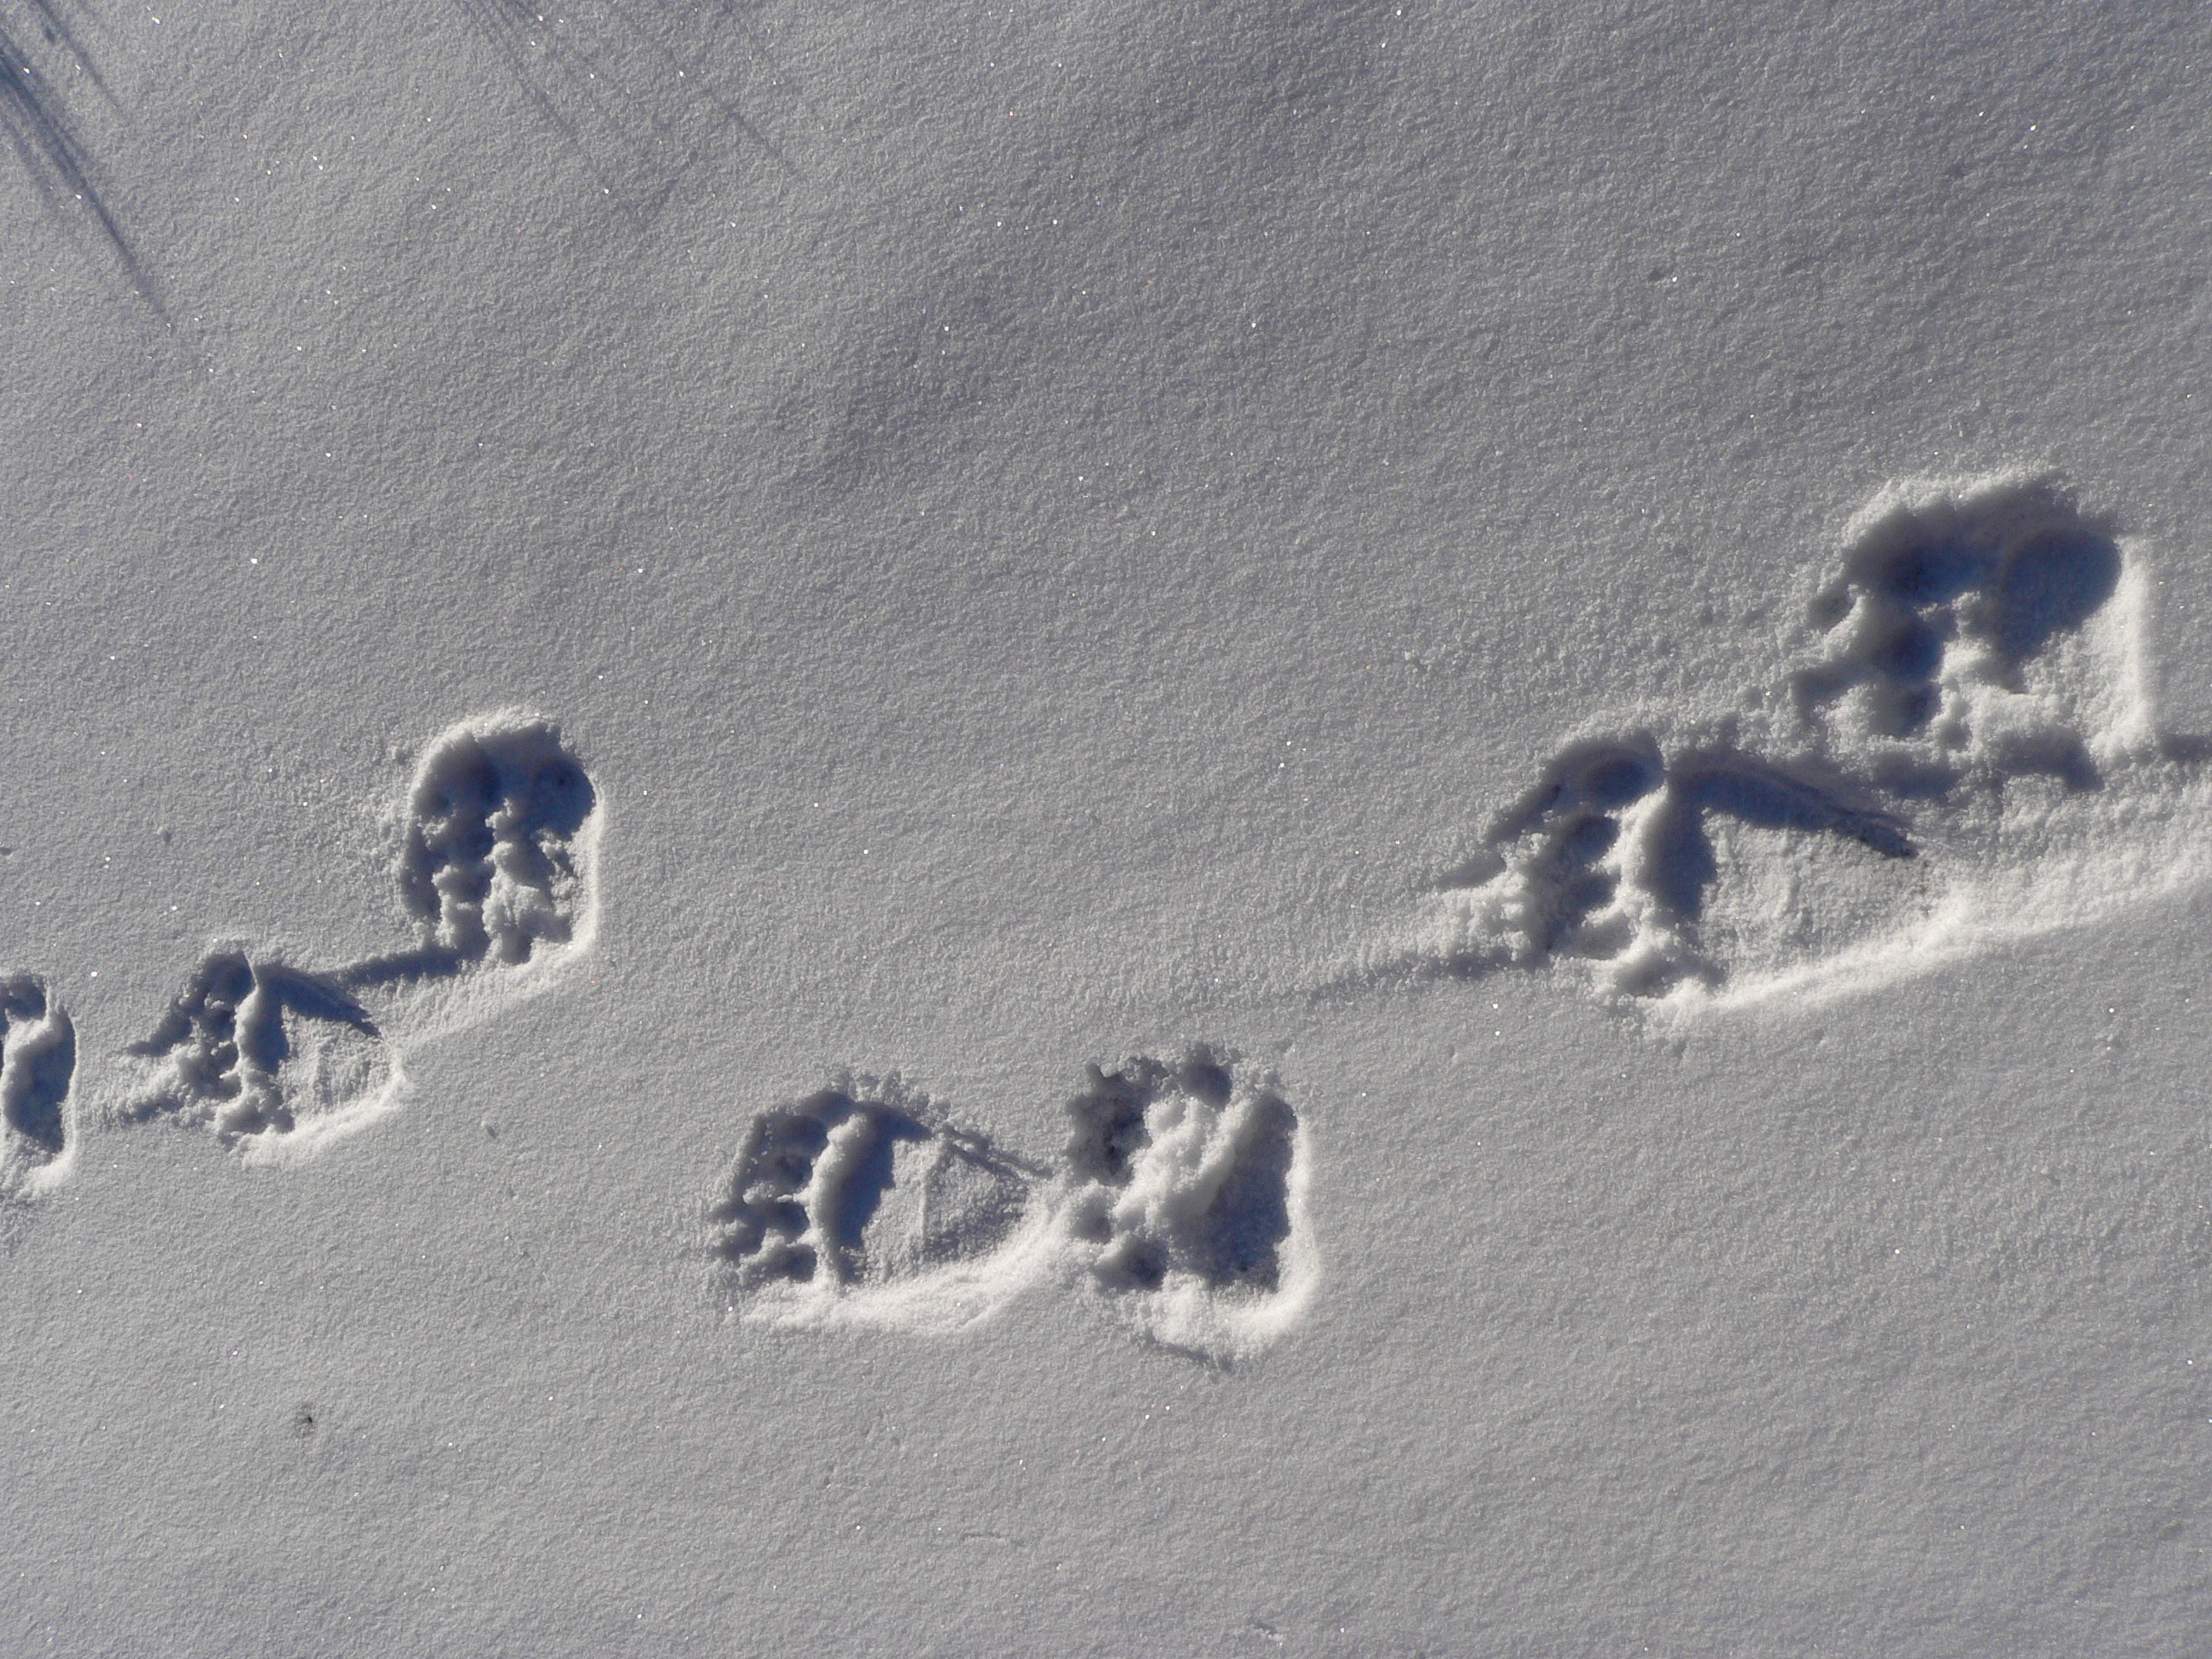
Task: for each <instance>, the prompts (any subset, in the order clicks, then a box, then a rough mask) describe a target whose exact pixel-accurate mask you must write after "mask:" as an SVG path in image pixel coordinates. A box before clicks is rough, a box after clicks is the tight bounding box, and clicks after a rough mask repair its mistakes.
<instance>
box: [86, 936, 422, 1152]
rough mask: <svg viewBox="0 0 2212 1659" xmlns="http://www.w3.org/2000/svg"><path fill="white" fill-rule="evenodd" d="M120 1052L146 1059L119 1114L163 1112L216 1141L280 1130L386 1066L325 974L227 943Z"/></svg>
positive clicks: (317, 1112)
mask: <svg viewBox="0 0 2212 1659" xmlns="http://www.w3.org/2000/svg"><path fill="white" fill-rule="evenodd" d="M125 1052H127V1053H129V1054H131V1055H134V1056H136V1057H137V1058H141V1059H145V1060H149V1061H152V1062H154V1065H153V1067H152V1071H151V1075H150V1077H149V1079H148V1083H147V1085H146V1087H145V1088H144V1089H143V1090H141V1091H140V1093H139V1094H138V1095H137V1096H136V1097H135V1098H133V1099H132V1100H131V1101H130V1103H128V1104H127V1105H126V1106H125V1107H124V1109H123V1116H124V1117H125V1118H126V1119H127V1120H129V1121H134V1122H143V1121H144V1120H147V1119H149V1118H152V1117H155V1116H162V1115H164V1114H171V1115H175V1116H177V1117H178V1118H179V1119H181V1121H184V1122H195V1123H207V1124H208V1125H211V1126H212V1127H213V1128H215V1129H216V1130H217V1132H218V1133H219V1134H220V1135H222V1136H223V1138H224V1139H225V1140H226V1141H230V1140H233V1139H235V1138H237V1137H239V1136H242V1135H264V1134H270V1133H276V1134H284V1133H289V1132H290V1131H291V1130H293V1129H295V1128H299V1127H300V1126H301V1124H302V1121H303V1120H304V1119H306V1118H308V1117H310V1116H328V1115H330V1114H332V1113H334V1112H336V1111H339V1110H342V1109H345V1108H346V1107H347V1106H350V1105H353V1104H354V1103H357V1102H358V1101H359V1100H360V1099H361V1098H363V1097H364V1096H366V1095H367V1094H369V1093H371V1092H372V1091H373V1090H374V1089H375V1088H376V1087H377V1086H378V1084H381V1083H382V1081H383V1080H384V1079H385V1077H387V1076H388V1075H389V1069H388V1068H389V1061H388V1057H387V1056H386V1055H385V1052H384V1046H383V1043H382V1039H381V1034H380V1033H378V1030H377V1027H376V1026H375V1023H374V1022H373V1021H372V1020H371V1019H370V1018H369V1016H368V1014H367V1013H366V1012H365V1010H364V1009H363V1008H362V1007H361V1006H360V1005H359V1003H358V1002H356V1001H353V998H352V997H351V996H349V995H347V994H346V992H345V991H344V990H343V989H341V988H340V987H339V986H338V984H337V983H336V982H334V981H333V980H331V979H328V978H326V977H323V976H318V975H315V974H308V973H304V972H302V971H301V970H300V969H296V968H291V967H288V966H286V965H285V964H283V963H257V962H254V961H253V960H251V958H250V957H247V956H246V955H245V953H244V952H243V951H238V950H221V951H217V952H215V953H214V954H213V955H211V956H209V957H207V958H206V959H205V960H203V961H202V962H201V963H200V967H199V968H198V969H197V970H195V971H194V974H193V976H192V978H191V980H190V981H189V982H188V983H187V985H186V987H185V988H184V990H183V992H182V993H181V995H179V996H178V997H177V999H176V1000H175V1001H174V1002H173V1003H171V1004H170V1006H169V1009H168V1013H167V1014H165V1015H163V1016H162V1021H161V1023H160V1025H158V1026H157V1027H156V1028H155V1030H154V1032H153V1034H152V1035H150V1036H149V1037H148V1038H146V1039H144V1040H143V1041H142V1042H138V1043H134V1044H132V1045H131V1046H130V1047H129V1048H128V1049H127V1050H125Z"/></svg>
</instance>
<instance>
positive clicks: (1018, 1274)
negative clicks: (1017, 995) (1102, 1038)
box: [708, 1049, 1315, 1358]
mask: <svg viewBox="0 0 2212 1659" xmlns="http://www.w3.org/2000/svg"><path fill="white" fill-rule="evenodd" d="M1068 1110H1069V1116H1070V1118H1071V1126H1072V1132H1071V1141H1070V1143H1069V1148H1068V1156H1067V1160H1066V1162H1065V1166H1063V1167H1062V1169H1061V1170H1060V1171H1059V1172H1058V1173H1057V1174H1056V1175H1054V1176H1052V1177H1051V1178H1049V1179H1047V1177H1046V1173H1045V1172H1044V1171H1043V1170H1041V1169H1040V1168H1039V1167H1038V1166H1033V1165H1031V1164H1028V1163H1027V1162H1024V1161H1022V1160H1017V1159H1014V1158H1012V1157H1010V1156H1009V1155H1007V1154H1004V1153H1002V1152H1001V1151H999V1150H997V1149H996V1148H995V1147H992V1146H991V1145H990V1143H989V1142H988V1141H987V1140H986V1139H985V1138H984V1137H982V1136H981V1135H975V1134H972V1133H967V1132H963V1131H961V1130H958V1129H956V1128H953V1127H952V1126H951V1125H950V1122H948V1121H947V1120H946V1118H945V1117H944V1115H943V1113H942V1112H941V1111H940V1110H939V1109H938V1108H937V1107H936V1106H934V1105H933V1104H932V1103H930V1102H929V1101H927V1100H926V1098H925V1097H924V1096H919V1095H917V1094H914V1093H912V1092H911V1091H909V1090H906V1089H905V1088H904V1087H903V1086H901V1085H900V1084H898V1083H897V1082H896V1081H895V1080H893V1082H890V1083H887V1084H885V1083H875V1082H873V1081H870V1080H867V1079H855V1078H847V1079H844V1080H842V1081H841V1082H840V1083H839V1084H836V1085H835V1086H833V1087H832V1088H830V1089H828V1090H823V1092H822V1093H820V1094H817V1095H815V1096H810V1097H809V1098H808V1099H806V1100H804V1101H801V1102H798V1103H796V1104H794V1105H791V1106H789V1107H785V1108H783V1109H780V1110H778V1111H773V1112H769V1113H766V1114H763V1115H762V1116H760V1117H758V1118H755V1119H754V1120H753V1122H752V1124H751V1125H750V1127H749V1128H748V1129H747V1134H746V1137H745V1140H744V1142H743V1144H742V1145H741V1147H740V1149H739V1152H738V1155H737V1160H736V1162H735V1164H734V1166H733V1168H732V1170H731V1172H730V1175H729V1177H728V1180H727V1182H726V1183H725V1185H724V1188H723V1191H722V1193H721V1196H720V1197H719V1198H717V1199H716V1200H715V1203H714V1204H713V1205H712V1206H711V1207H710V1208H709V1211H708V1223H709V1248H710V1249H711V1251H712V1253H713V1254H714V1255H715V1256H716V1257H718V1258H719V1259H720V1260H721V1262H724V1263H725V1264H726V1265H727V1268H728V1274H729V1276H730V1279H731V1281H732V1282H733V1285H734V1289H735V1290H736V1292H738V1293H739V1294H743V1295H745V1296H746V1297H747V1298H748V1306H747V1314H748V1317H752V1318H756V1319H770V1320H772V1321H775V1322H779V1323H785V1324H821V1325H832V1324H846V1325H851V1324H864V1325H886V1326H892V1327H898V1328H905V1329H910V1330H943V1329H950V1328H957V1327H958V1326H960V1325H968V1324H971V1323H973V1322H975V1321H976V1320H977V1319H982V1318H983V1317H985V1316H987V1315H988V1314H989V1313H993V1312H994V1311H995V1310H996V1309H998V1308H1000V1307H1001V1306H1005V1305H1006V1304H1007V1303H1008V1302H1010V1301H1012V1300H1014V1298H1015V1297H1017V1296H1019V1295H1020V1294H1022V1293H1023V1292H1025V1291H1027V1290H1028V1289H1030V1288H1032V1287H1034V1286H1036V1285H1038V1284H1039V1283H1041V1282H1045V1281H1061V1282H1066V1283H1071V1284H1075V1285H1078V1286H1080V1287H1084V1289H1085V1290H1086V1293H1087V1294H1093V1295H1096V1296H1098V1297H1100V1298H1102V1299H1103V1300H1105V1301H1106V1302H1107V1303H1108V1304H1109V1306H1112V1307H1113V1308H1115V1309H1116V1312H1118V1313H1122V1314H1123V1315H1124V1316H1126V1317H1127V1318H1128V1319H1130V1321H1131V1322H1132V1323H1134V1324H1135V1325H1137V1327H1138V1328H1139V1329H1140V1330H1141V1331H1142V1332H1145V1333H1146V1334H1147V1335H1148V1336H1150V1337H1151V1338H1154V1340H1157V1341H1159V1342H1160V1343H1162V1344H1166V1345H1169V1346H1173V1347H1177V1348H1182V1349H1185V1350H1188V1351H1192V1352H1196V1353H1200V1354H1204V1355H1207V1356H1210V1357H1216V1358H1225V1357H1230V1356H1232V1355H1234V1354H1236V1353H1239V1352H1243V1351H1250V1350H1254V1349H1256V1348H1258V1347H1260V1346H1262V1345H1264V1344H1266V1343H1268V1342H1269V1341H1271V1340H1273V1339H1274V1337H1275V1336H1277V1335H1279V1334H1280V1333H1281V1332H1282V1331H1284V1330H1286V1329H1287V1328H1288V1326H1289V1325H1291V1324H1292V1323H1294V1321H1295V1319H1297V1317H1298V1315H1299V1314H1300V1312H1302V1310H1303V1308H1304V1307H1305V1306H1306V1300H1307V1299H1308V1297H1309V1295H1310V1293H1311V1289H1312V1287H1313V1282H1314V1279H1315V1266H1314V1259H1313V1246H1312V1243H1311V1238H1310V1228H1308V1227H1307V1226H1306V1222H1305V1180H1306V1167H1307V1161H1308V1160H1307V1159H1306V1156H1305V1154H1304V1151H1303V1146H1304V1142H1303V1140H1302V1137H1301V1133H1300V1128H1299V1124H1298V1118H1297V1115H1296V1113H1295V1112H1294V1111H1293V1110H1292V1109H1291V1108H1290V1106H1289V1104H1288V1103H1287V1102H1286V1101H1284V1100H1283V1098H1282V1097H1281V1094H1280V1093H1279V1092H1278V1091H1277V1090H1276V1089H1275V1087H1274V1084H1273V1083H1272V1081H1271V1080H1269V1079H1267V1078H1265V1077H1258V1078H1255V1077H1251V1076H1250V1075H1249V1074H1247V1075H1243V1076H1240V1075H1239V1073H1238V1070H1237V1066H1236V1061H1235V1060H1234V1059H1233V1058H1229V1057H1224V1056H1217V1055H1216V1054H1215V1053H1213V1052H1211V1051H1209V1050H1205V1049H1198V1050H1193V1051H1192V1052H1191V1053H1189V1054H1188V1055H1186V1056H1185V1057H1184V1058H1182V1059H1180V1060H1179V1061H1175V1062H1172V1063H1171V1062H1168V1061H1164V1060H1158V1059H1153V1058H1138V1059H1133V1060H1129V1061H1127V1062H1125V1063H1123V1064H1122V1065H1120V1066H1118V1067H1116V1068H1114V1069H1112V1070H1106V1069H1103V1068H1099V1067H1093V1068H1092V1069H1091V1071H1090V1077H1089V1079H1088V1082H1087V1084H1086V1085H1085V1087H1084V1090H1083V1091H1082V1092H1081V1093H1080V1094H1078V1095H1077V1096H1076V1098H1075V1099H1074V1101H1073V1102H1072V1103H1071V1104H1070V1106H1069V1109H1068Z"/></svg>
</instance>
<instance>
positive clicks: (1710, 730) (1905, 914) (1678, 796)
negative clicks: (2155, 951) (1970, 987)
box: [1393, 474, 2212, 1006]
mask: <svg viewBox="0 0 2212 1659" xmlns="http://www.w3.org/2000/svg"><path fill="white" fill-rule="evenodd" d="M2147 597H2148V581H2147V577H2146V576H2145V572H2144V570H2143V568H2142V560H2141V555H2140V550H2139V548H2136V547H2135V546H2133V544H2131V543H2126V542H2124V541H2122V540H2121V539H2120V538H2119V537H2118V536H2117V534H2116V533H2115V531H2114V528H2113V524H2112V523H2111V522H2110V521H2109V520H2108V519H2106V518H2100V517H2096V516H2094V515H2091V514H2088V513H2086V512H2082V510H2081V509H2080V507H2079V506H2078V505H2077V504H2076V502H2075V498H2074V496H2073V494H2072V493H2071V492H2070V491H2069V490H2068V489H2066V488H2065V486H2063V484H2062V483H2061V482H2060V481H2059V480H2057V479H2056V478H2055V477H2052V476H2050V475H2031V474H2004V475H2000V476H1997V477H1993V478H1986V479H1975V480H1952V481H1936V482H1926V483H1916V484H1904V485H1897V486H1892V487H1891V488H1890V489H1887V490H1885V491H1884V492H1883V493H1881V494H1880V495H1879V496H1878V497H1877V498H1876V499H1875V500H1874V501H1873V502H1872V504H1870V505H1869V506H1868V507H1867V508H1866V510H1865V511H1863V512H1860V513H1859V515H1858V516H1857V517H1856V518H1853V521H1852V523H1851V524H1850V525H1849V526H1848V527H1847V531H1846V534H1845V549H1844V555H1843V558H1842V562H1841V569H1840V574H1839V575H1837V576H1836V577H1835V579H1834V581H1832V582H1829V583H1828V584H1827V586H1826V587H1824V588H1822V589H1821V592H1820V594H1819V595H1818V597H1817V598H1816V599H1815V602H1814V605H1813V607H1812V613H1811V619H1810V620H1811V624H1812V626H1813V628H1814V629H1815V630H1816V638H1815V639H1814V641H1813V642H1812V644H1811V645H1810V647H1809V648H1808V651H1807V652H1806V653H1805V656H1804V658H1803V659H1802V661H1801V664H1800V665H1799V666H1798V667H1796V669H1795V670H1793V671H1791V672H1790V673H1789V676H1788V677H1787V679H1786V681H1785V683H1783V685H1782V686H1781V687H1779V688H1777V690H1774V691H1773V692H1771V693H1770V694H1769V695H1766V696H1754V697H1747V698H1746V699H1745V702H1744V703H1743V705H1742V706H1740V707H1739V708H1738V709H1734V710H1732V711H1730V712H1729V713H1727V714H1726V715H1721V716H1719V717H1713V718H1706V719H1696V718H1692V717H1688V716H1684V715H1675V714H1669V713H1667V712H1665V711H1661V712H1658V713H1656V714H1651V715H1648V716H1647V717H1646V718H1644V719H1643V720H1641V721H1635V722H1630V723H1628V724H1627V725H1625V726H1616V727H1614V728H1611V729H1610V730H1608V729H1605V728H1598V729H1595V730H1593V731H1592V732H1591V733H1590V734H1586V735H1584V736H1582V737H1580V738H1578V739H1576V740H1575V741H1572V742H1570V743H1569V744H1567V746H1566V747H1564V748H1562V749H1561V750H1560V753H1558V755H1557V756H1556V757H1555V758H1554V760H1553V761H1552V763H1551V764H1550V765H1549V766H1548V767H1547V768H1546V769H1545V771H1544V772H1543V773H1542V775H1541V777H1540V778H1539V779H1538V781H1537V783H1536V784H1535V786H1534V787H1533V788H1531V789H1530V790H1529V791H1528V792H1527V793H1526V794H1525V795H1524V796H1523V797H1522V798H1521V800H1520V801H1518V802H1517V803H1516V804H1514V805H1513V806H1511V807H1509V808H1508V809H1507V810H1504V811H1503V812H1502V813H1500V814H1499V815H1498V817H1497V819H1496V820H1495V821H1494V822H1493V823H1492V824H1491V827H1490V828H1489V829H1488V830H1487V831H1486V832H1485V833H1484V836H1483V838H1482V841H1481V843H1480V844H1479V846H1478V849H1477V850H1476V853H1475V855H1474V856H1473V857H1471V859H1469V860H1468V861H1466V862H1465V864H1463V865H1462V866H1461V868H1459V869H1458V870H1456V871H1454V872H1453V873H1452V874H1451V875H1449V876H1447V877H1446V878H1445V880H1443V881H1441V882H1440V884H1439V886H1438V888H1437V891H1436V893H1435V896H1434V898H1433V899H1432V900H1431V901H1430V902H1429V905H1428V906H1427V912H1426V914H1425V915H1424V917H1423V918H1422V920H1421V924H1420V925H1419V926H1418V927H1417V929H1416V930H1415V933H1414V938H1412V940H1411V941H1410V942H1409V944H1408V945H1407V946H1406V947H1403V948H1402V949H1400V950H1397V951H1396V952H1395V956H1394V958H1393V960H1394V961H1395V963H1396V964H1397V965H1399V966H1401V967H1410V968H1412V969H1415V970H1417V971H1419V970H1427V971H1442V972H1449V973H1458V974H1468V973H1481V972H1486V971H1490V970H1493V969H1499V968H1504V967H1518V968H1528V969H1545V970H1560V971H1567V972H1570V973H1573V974H1576V975H1578V976H1581V977H1584V978H1586V980H1588V981H1589V982H1591V983H1592V984H1593V985H1594V986H1595V987H1596V988H1598V989H1599V990H1600V991H1601V992H1602V993H1604V994H1606V995H1618V996H1623V997H1627V998H1630V999H1637V1000H1647V999H1655V998H1663V999H1668V1000H1669V1001H1672V1002H1675V1003H1678V1004H1680V1005H1681V1006H1690V1005H1693V1004H1696V1003H1700V1002H1712V1001H1747V1000H1755V999H1758V998H1760V997H1764V996H1767V995H1774V994H1777V993H1782V992H1787V993H1790V994H1799V995H1802V994H1810V993H1814V992H1819V991H1833V990H1841V989H1848V988H1851V987H1853V986H1855V985H1861V984H1865V983H1868V982H1872V981H1877V980H1880V979H1884V978H1888V977H1891V976H1895V975H1897V974H1899V973H1904V972H1910V971H1914V970H1915V969H1917V968H1921V967H1924V966H1926V965H1928V964H1929V963H1934V962H1938V961H1943V960H1949V959H1954V958H1955V957H1959V956H1961V955H1962V954H1969V953H1971V952H1972V951H1974V950H1978V949H1980V948H1981V947H1982V946H1983V945H1984V944H1986V943H1987V942H1988V941H1990V940H1992V939H1993V938H2000V937H2005V936H2008V935H2017V934H2019V933H2023V932H2032V931H2041V930H2043V929H2044V928H2048V927H2053V926H2060V925H2066V924H2068V923H2069V922H2072V921H2075V920H2079V919H2081V918H2085V917H2087V916H2090V915H2094V914H2096V913H2099V912H2102V911H2105V910H2108V909H2110V908H2111V907H2113V906H2115V905H2118V904H2121V903H2125V902H2129V901H2131V900H2133V899H2139V898H2140V897H2143V896H2145V895H2146V894H2147V893H2153V892H2157V891H2160V890H2171V888H2173V887H2177V886H2180V885H2185V884H2188V883H2191V882H2194V881H2196V880H2202V879H2203V878H2204V877H2205V875H2206V874H2212V861H2208V857H2207V852H2208V849H2207V844H2206V833H2205V821H2206V818H2205V808H2206V806H2207V804H2208V801H2207V799H2206V795H2207V789H2206V785H2205V781H2204V779H2202V776H2201V775H2200V773H2199V770H2198V768H2197V766H2196V760H2198V759H2199V757H2200V756H2201V754H2202V752H2203V746H2202V744H2200V743H2198V742H2196V741H2194V740H2190V739H2183V738H2176V737H2172V736H2169V735H2165V734H2161V733H2160V732H2159V731H2158V728H2157V724H2156V721H2155V718H2154V715H2153V711H2152V700H2151V697H2150V695H2149V690H2148V675H2147V668H2146V664H2145V635H2146V633H2147ZM1646 1005H1647V1006H1649V1003H1648V1001H1647V1004H1646Z"/></svg>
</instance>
